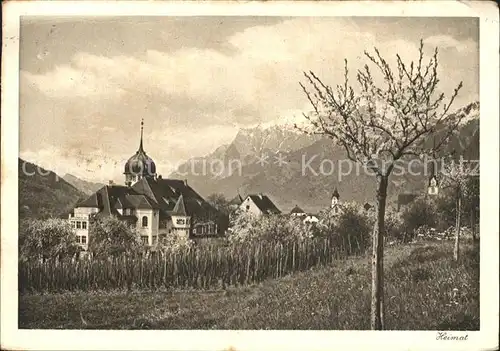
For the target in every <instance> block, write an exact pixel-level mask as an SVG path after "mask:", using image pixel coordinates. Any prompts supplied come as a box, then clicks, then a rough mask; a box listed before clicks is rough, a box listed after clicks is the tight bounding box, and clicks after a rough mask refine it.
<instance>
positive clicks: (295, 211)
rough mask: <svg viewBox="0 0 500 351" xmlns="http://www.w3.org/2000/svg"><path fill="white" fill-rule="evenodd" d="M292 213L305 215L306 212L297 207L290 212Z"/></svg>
mask: <svg viewBox="0 0 500 351" xmlns="http://www.w3.org/2000/svg"><path fill="white" fill-rule="evenodd" d="M290 213H305V212H304V210H303V209H301V208H300V207H299V206H298V205H295V207H294V208H292V210H291V211H290Z"/></svg>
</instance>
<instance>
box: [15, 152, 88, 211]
mask: <svg viewBox="0 0 500 351" xmlns="http://www.w3.org/2000/svg"><path fill="white" fill-rule="evenodd" d="M18 162H19V167H18V171H19V218H20V219H23V218H45V217H50V216H55V217H65V215H67V213H69V211H71V209H72V208H73V207H74V205H75V204H76V203H77V202H78V201H80V200H83V199H84V198H86V194H85V193H84V192H82V191H81V190H79V189H77V188H76V187H74V186H73V185H71V184H69V183H68V182H66V181H65V180H64V179H63V178H62V177H60V176H59V175H57V174H56V173H54V172H52V171H50V170H46V169H44V168H42V167H40V166H38V165H36V164H33V163H30V162H27V161H25V160H23V159H21V158H19V159H18Z"/></svg>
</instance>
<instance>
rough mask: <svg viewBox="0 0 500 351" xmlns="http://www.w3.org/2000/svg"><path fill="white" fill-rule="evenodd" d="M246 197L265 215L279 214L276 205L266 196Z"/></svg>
mask: <svg viewBox="0 0 500 351" xmlns="http://www.w3.org/2000/svg"><path fill="white" fill-rule="evenodd" d="M248 197H249V198H250V199H251V200H252V201H253V202H254V204H255V205H256V206H257V207H258V208H259V210H261V212H262V213H265V214H280V213H281V211H280V210H278V208H277V207H276V205H275V204H274V203H273V202H272V201H271V199H269V197H267V196H266V195H261V194H259V195H248Z"/></svg>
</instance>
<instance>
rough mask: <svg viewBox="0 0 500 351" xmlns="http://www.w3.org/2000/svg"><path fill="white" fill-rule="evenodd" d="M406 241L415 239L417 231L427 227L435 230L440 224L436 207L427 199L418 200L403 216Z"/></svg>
mask: <svg viewBox="0 0 500 351" xmlns="http://www.w3.org/2000/svg"><path fill="white" fill-rule="evenodd" d="M401 217H402V221H403V235H404V241H410V240H412V239H413V238H414V237H415V230H416V229H418V228H420V227H423V226H427V227H430V228H435V227H436V224H437V223H438V216H437V209H436V205H435V203H434V202H432V201H428V200H427V199H425V198H418V199H416V200H415V202H413V203H412V204H411V206H410V207H409V208H407V209H406V210H405V211H404V212H403V213H402V215H401Z"/></svg>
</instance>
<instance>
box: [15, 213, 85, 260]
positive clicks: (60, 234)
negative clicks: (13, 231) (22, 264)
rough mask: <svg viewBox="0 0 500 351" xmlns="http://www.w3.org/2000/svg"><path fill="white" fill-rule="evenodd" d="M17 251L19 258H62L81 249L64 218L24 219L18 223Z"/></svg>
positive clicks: (72, 254)
mask: <svg viewBox="0 0 500 351" xmlns="http://www.w3.org/2000/svg"><path fill="white" fill-rule="evenodd" d="M19 251H20V252H19V253H20V258H21V260H26V259H33V258H41V259H42V260H47V259H62V258H65V257H71V256H74V255H75V254H77V253H78V252H80V251H81V247H80V246H79V245H78V243H77V242H76V234H75V232H74V231H73V228H72V227H71V225H70V223H69V222H68V221H67V220H64V219H57V218H49V219H43V220H41V219H26V220H23V221H22V222H21V224H20V231H19Z"/></svg>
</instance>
